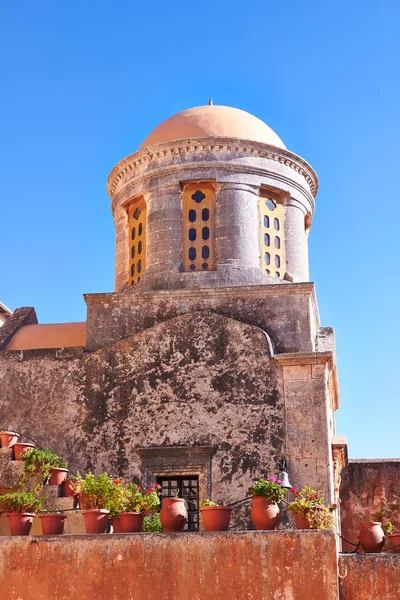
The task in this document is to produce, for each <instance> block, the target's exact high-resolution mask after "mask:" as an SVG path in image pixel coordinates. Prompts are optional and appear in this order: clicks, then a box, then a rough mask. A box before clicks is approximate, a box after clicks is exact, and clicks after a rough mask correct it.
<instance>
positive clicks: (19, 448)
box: [13, 442, 35, 460]
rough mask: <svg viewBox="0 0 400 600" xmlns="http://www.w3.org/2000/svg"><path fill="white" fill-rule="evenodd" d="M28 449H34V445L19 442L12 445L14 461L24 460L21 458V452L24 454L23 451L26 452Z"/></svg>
mask: <svg viewBox="0 0 400 600" xmlns="http://www.w3.org/2000/svg"><path fill="white" fill-rule="evenodd" d="M28 448H35V445H34V444H21V443H20V442H17V443H16V444H14V446H13V450H14V460H24V459H23V458H21V454H22V453H23V452H25V450H28Z"/></svg>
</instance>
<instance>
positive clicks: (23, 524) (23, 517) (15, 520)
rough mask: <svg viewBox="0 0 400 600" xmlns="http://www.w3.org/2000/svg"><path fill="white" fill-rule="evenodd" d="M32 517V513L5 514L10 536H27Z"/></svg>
mask: <svg viewBox="0 0 400 600" xmlns="http://www.w3.org/2000/svg"><path fill="white" fill-rule="evenodd" d="M34 516H35V515H34V514H33V513H18V512H12V513H7V517H8V524H9V525H10V532H11V535H29V532H30V530H31V527H32V522H33V519H34Z"/></svg>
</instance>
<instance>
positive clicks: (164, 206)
mask: <svg viewBox="0 0 400 600" xmlns="http://www.w3.org/2000/svg"><path fill="white" fill-rule="evenodd" d="M107 189H108V193H109V196H110V199H111V210H112V214H113V218H114V222H115V229H116V263H115V264H116V267H115V291H114V292H112V293H104V294H86V295H85V301H86V304H87V319H86V321H85V322H84V323H65V324H38V323H37V319H36V315H35V311H34V309H33V308H20V309H17V310H15V311H14V312H13V313H12V314H11V315H10V316H9V317H8V318H7V320H6V321H5V323H4V325H3V326H2V327H1V329H0V420H1V422H2V425H3V426H4V427H8V428H10V427H11V428H13V429H15V430H16V431H19V432H21V433H22V434H24V433H25V434H26V436H29V437H30V438H31V439H32V438H34V439H35V441H37V442H38V443H40V445H42V446H46V447H49V448H51V449H52V450H53V451H55V452H57V453H58V454H60V455H62V456H63V457H65V459H66V460H67V461H68V462H69V464H70V467H71V469H72V470H74V471H75V472H76V471H81V472H84V471H86V470H88V469H90V470H93V471H95V472H101V471H107V472H109V473H110V474H113V475H118V476H121V477H124V478H126V479H128V480H129V479H134V480H135V481H142V482H143V483H144V484H145V485H152V484H154V483H155V482H159V483H160V484H161V485H162V487H163V492H164V493H165V494H175V493H179V495H182V496H183V497H188V498H193V499H194V500H196V501H198V500H199V499H202V498H206V497H212V498H213V499H215V500H217V501H220V502H223V503H233V502H236V501H238V500H240V499H242V498H244V497H246V495H247V494H248V490H249V488H250V487H251V484H252V482H253V481H254V479H256V478H258V477H259V476H263V475H274V474H276V473H277V472H278V471H279V465H280V464H281V462H282V460H285V462H286V463H287V466H288V473H289V478H290V480H291V482H292V484H293V485H296V487H298V488H300V487H301V486H303V485H305V484H309V485H311V486H312V487H313V488H316V489H323V490H324V491H325V495H326V498H327V500H328V501H329V502H335V503H336V502H337V501H338V498H339V485H340V478H341V471H342V469H343V467H344V466H345V465H346V463H347V453H346V441H345V438H343V437H338V436H336V433H335V419H334V414H335V411H336V409H337V408H338V407H339V395H338V384H337V371H336V358H335V340H334V332H333V330H332V329H331V328H329V327H323V326H321V323H320V320H319V313H318V306H317V301H316V294H315V287H314V284H313V283H311V282H310V281H309V270H308V236H309V232H310V229H311V225H312V217H313V212H314V207H315V196H316V194H317V190H318V179H317V176H316V174H315V172H314V170H313V169H312V167H311V166H310V165H309V164H308V163H307V162H306V161H305V160H304V159H303V158H301V157H300V156H297V155H296V154H294V153H293V152H291V151H290V150H288V149H287V148H286V147H285V145H284V143H283V142H282V140H281V139H280V138H279V137H278V136H277V135H276V133H274V132H273V131H272V130H271V129H270V128H269V127H268V126H267V125H266V124H265V123H263V122H262V121H260V120H259V119H257V118H256V117H254V116H252V115H250V114H248V113H246V112H244V111H241V110H238V109H234V108H230V107H223V106H213V105H209V106H201V107H197V108H193V109H188V110H185V111H183V112H181V113H178V114H177V115H174V116H173V117H171V118H169V119H167V120H166V121H164V122H163V123H162V124H161V125H159V126H158V127H157V128H156V129H155V130H154V131H153V132H152V133H151V134H150V135H149V136H148V138H146V140H145V141H144V142H143V144H142V146H141V147H140V148H139V150H137V151H136V152H134V153H133V154H132V155H130V156H128V157H126V158H124V159H123V160H122V161H121V162H119V163H118V164H117V165H116V166H115V167H114V169H113V170H112V172H111V174H110V176H109V178H108V182H107ZM235 513H236V516H235V520H234V523H233V525H234V527H235V528H237V529H243V528H244V529H246V528H247V527H248V526H249V518H248V510H247V508H245V507H242V508H241V509H238V510H237V511H235ZM198 527H199V516H198V514H197V511H196V510H192V511H191V513H190V520H189V529H192V530H196V529H198Z"/></svg>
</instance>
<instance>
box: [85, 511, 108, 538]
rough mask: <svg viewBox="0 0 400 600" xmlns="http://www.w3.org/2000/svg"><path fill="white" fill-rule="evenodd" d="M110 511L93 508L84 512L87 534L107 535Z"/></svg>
mask: <svg viewBox="0 0 400 600" xmlns="http://www.w3.org/2000/svg"><path fill="white" fill-rule="evenodd" d="M109 512H110V511H109V510H105V509H103V508H93V509H87V510H83V511H82V514H83V518H84V521H85V527H86V533H105V532H106V529H107V525H108V514H109Z"/></svg>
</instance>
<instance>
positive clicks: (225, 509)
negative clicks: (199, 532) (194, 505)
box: [200, 506, 232, 531]
mask: <svg viewBox="0 0 400 600" xmlns="http://www.w3.org/2000/svg"><path fill="white" fill-rule="evenodd" d="M231 512H232V509H231V508H230V507H229V506H202V507H201V508H200V513H201V518H202V520H203V525H204V529H205V530H206V531H227V530H228V529H229V523H230V520H231Z"/></svg>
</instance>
